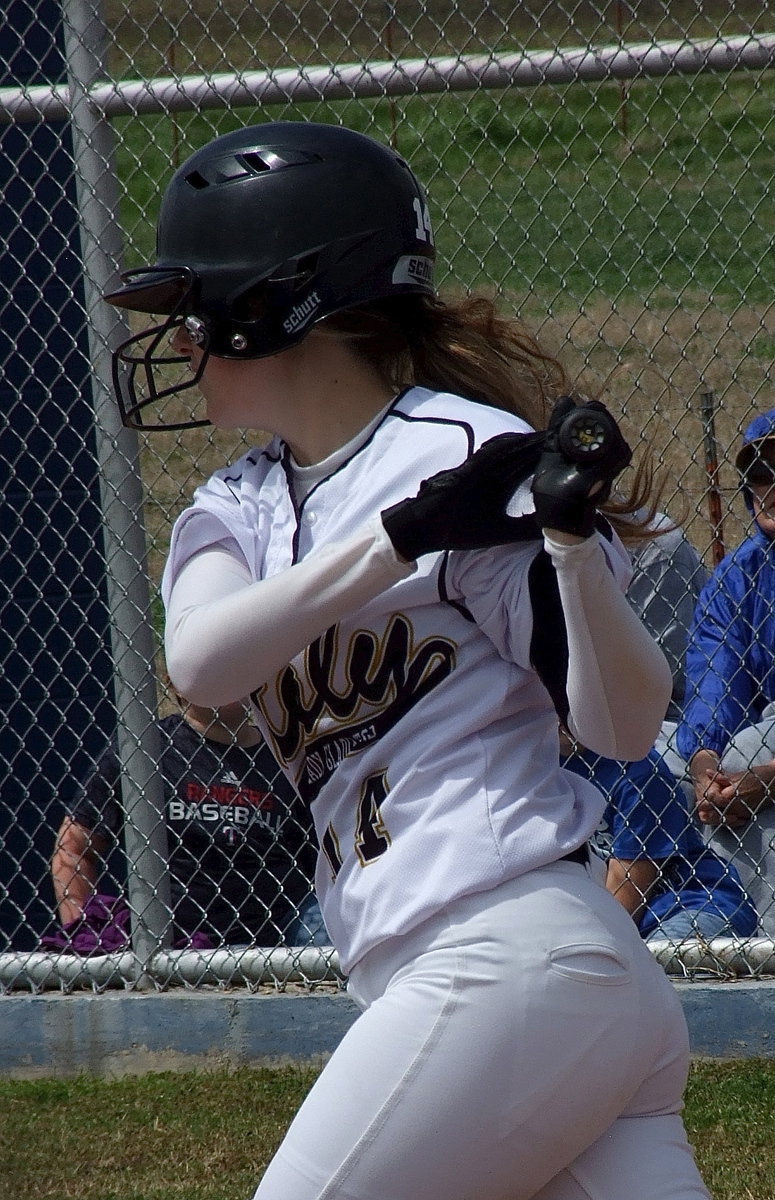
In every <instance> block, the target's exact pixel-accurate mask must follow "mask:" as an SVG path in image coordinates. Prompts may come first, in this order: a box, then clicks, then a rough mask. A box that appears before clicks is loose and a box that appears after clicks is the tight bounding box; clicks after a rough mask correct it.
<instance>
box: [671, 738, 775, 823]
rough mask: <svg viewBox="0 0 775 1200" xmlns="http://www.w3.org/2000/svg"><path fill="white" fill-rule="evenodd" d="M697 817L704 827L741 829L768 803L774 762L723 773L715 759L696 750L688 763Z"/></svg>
mask: <svg viewBox="0 0 775 1200" xmlns="http://www.w3.org/2000/svg"><path fill="white" fill-rule="evenodd" d="M690 772H691V776H692V782H693V784H694V796H695V802H696V811H697V816H698V818H699V820H700V821H702V823H703V824H704V825H713V826H719V825H724V826H726V827H727V828H729V829H742V828H743V827H744V826H745V825H747V824H748V822H749V821H750V820H751V817H753V816H754V815H755V814H756V813H757V812H759V811H760V810H761V809H762V808H765V807H766V806H767V805H768V804H771V803H772V788H773V780H774V779H775V763H773V764H771V765H770V766H765V767H756V768H753V767H752V768H749V769H748V770H745V771H729V772H727V771H724V770H722V768H721V765H720V763H719V760H718V756H717V755H716V754H714V753H713V752H712V751H709V750H698V751H697V753H696V754H695V755H694V757H693V758H692V761H691V764H690Z"/></svg>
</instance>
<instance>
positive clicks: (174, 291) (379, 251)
mask: <svg viewBox="0 0 775 1200" xmlns="http://www.w3.org/2000/svg"><path fill="white" fill-rule="evenodd" d="M434 256H435V251H434V244H433V234H432V231H431V224H430V219H429V215H428V207H427V203H426V200H425V196H424V194H423V191H422V188H421V187H420V185H419V183H418V182H417V179H416V178H415V176H414V174H413V173H412V171H411V170H410V169H409V167H408V166H407V164H406V162H404V160H403V159H402V158H401V157H400V155H398V154H397V153H396V152H395V151H393V150H391V149H390V148H389V147H387V146H384V145H382V144H381V143H380V142H377V141H375V140H374V139H373V138H370V137H367V136H366V135H364V134H361V133H355V132H354V131H352V130H349V129H343V128H342V127H341V126H337V125H320V124H313V123H308V122H292V121H281V122H276V123H268V124H265V125H254V126H251V127H249V128H246V129H241V130H238V131H236V132H234V133H228V134H225V135H224V136H222V137H218V138H215V139H214V140H213V141H211V142H209V143H208V144H207V145H206V146H203V147H202V148H201V149H200V150H197V151H196V152H195V153H194V154H192V155H191V157H190V158H189V159H187V161H186V162H185V163H183V165H182V166H181V167H180V168H179V169H178V170H177V171H176V172H175V174H174V175H173V177H172V179H171V181H170V183H169V185H168V187H167V189H166V191H165V193H164V197H163V199H162V204H161V212H160V216H159V222H158V230H157V244H156V262H155V264H154V265H153V266H149V267H145V268H141V269H138V270H132V271H126V272H124V273H123V274H122V277H121V278H122V281H123V286H122V287H121V288H119V289H118V290H116V291H113V292H110V293H108V294H107V295H106V296H105V299H106V300H107V301H108V302H109V303H110V304H115V305H117V306H119V307H121V308H128V309H134V310H136V311H139V312H147V313H154V314H156V313H158V314H166V315H167V320H166V321H165V322H164V323H163V324H157V325H155V326H154V327H153V328H151V329H148V330H146V331H144V332H143V333H141V334H137V335H135V336H134V337H132V338H130V339H128V340H127V341H125V342H123V343H122V345H121V346H120V347H119V348H118V350H117V351H116V352H115V354H114V379H115V384H116V393H117V397H118V401H119V405H120V408H121V415H122V419H123V421H124V424H126V425H129V426H133V427H135V428H143V429H145V428H184V427H187V426H191V425H195V424H206V423H207V422H206V421H200V420H175V421H174V422H172V423H167V422H158V421H157V422H154V423H150V422H149V421H148V420H144V419H143V412H142V410H143V409H145V408H146V407H147V406H148V405H149V404H154V403H157V402H158V401H159V400H160V399H163V398H167V397H169V396H170V395H173V394H174V395H177V394H178V393H179V392H181V391H183V390H185V389H186V388H189V387H192V386H193V385H194V384H195V383H196V382H197V380H198V378H200V377H201V373H202V370H203V369H204V364H205V363H206V360H207V356H208V355H209V354H214V355H217V356H219V357H223V358H234V359H250V358H262V357H264V356H266V355H269V354H276V353H277V352H278V351H281V350H286V349H288V348H289V347H291V346H294V345H296V344H297V343H298V342H300V341H301V340H302V339H303V338H304V337H305V336H306V334H307V333H308V332H309V331H310V329H311V328H312V327H313V326H314V325H315V323H316V322H318V321H320V320H321V319H322V318H323V317H327V316H330V315H331V314H333V313H336V312H340V311H341V310H343V309H347V308H353V307H355V306H357V305H360V304H364V303H368V302H369V301H372V300H379V299H384V298H386V297H390V296H399V295H402V294H406V293H418V292H419V293H429V294H432V293H433V260H434ZM184 323H185V325H186V328H187V331H188V333H189V336H190V337H191V338H192V339H193V340H194V341H195V342H197V344H199V345H201V346H202V348H203V349H204V351H205V354H204V357H203V361H202V366H201V367H200V369H199V373H198V375H197V376H196V377H192V376H191V375H190V373H189V374H188V376H187V378H186V379H185V381H184V382H177V383H173V384H170V383H169V382H168V381H167V380H165V371H164V368H165V366H166V367H167V368H168V367H169V364H172V363H180V362H181V361H187V360H181V359H180V358H176V357H174V356H172V355H170V352H169V350H168V349H166V342H167V340H168V335H169V333H170V332H171V331H172V330H173V329H175V328H176V327H177V326H179V325H181V324H184ZM162 344H164V346H165V348H164V349H162V350H161V352H160V346H162ZM126 368H128V370H127V369H126ZM160 368H161V372H160ZM138 373H139V378H138Z"/></svg>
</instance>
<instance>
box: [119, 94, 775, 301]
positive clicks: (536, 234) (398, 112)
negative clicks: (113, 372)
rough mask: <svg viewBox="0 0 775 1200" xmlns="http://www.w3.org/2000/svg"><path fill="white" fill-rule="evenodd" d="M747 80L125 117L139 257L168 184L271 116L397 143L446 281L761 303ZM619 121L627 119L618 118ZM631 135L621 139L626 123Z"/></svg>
mask: <svg viewBox="0 0 775 1200" xmlns="http://www.w3.org/2000/svg"><path fill="white" fill-rule="evenodd" d="M766 79H767V76H766V74H765V75H764V76H759V75H757V74H754V73H740V74H728V75H724V74H718V75H705V76H694V77H672V78H666V79H661V80H639V81H637V82H635V83H633V84H630V85H629V86H628V88H627V90H626V92H624V93H623V92H622V90H621V89H620V86H619V85H618V84H616V83H604V84H596V85H587V84H575V85H568V86H564V87H559V88H557V87H556V88H542V89H530V90H525V89H512V90H509V91H507V92H478V93H469V94H456V95H446V96H442V97H438V96H423V97H412V98H408V99H403V100H398V101H396V102H395V103H394V104H393V105H391V104H390V103H389V102H388V101H387V100H375V101H363V102H358V101H346V102H344V101H343V102H337V103H331V104H323V103H316V104H312V103H310V104H297V105H295V106H294V105H283V106H269V107H265V108H263V109H262V110H260V111H256V110H253V109H249V108H246V109H240V110H236V111H231V112H210V113H206V114H194V115H191V114H188V115H184V116H181V117H176V118H173V117H169V116H164V117H145V118H142V119H141V118H131V119H129V118H125V119H122V120H120V121H117V122H116V127H117V132H118V137H119V168H120V174H121V178H122V183H123V186H124V188H125V189H126V197H125V201H124V212H123V218H124V225H125V229H126V231H127V236H128V239H129V243H130V245H129V249H128V256H129V258H130V259H131V260H132V261H133V262H142V261H143V260H146V261H147V260H148V259H149V257H150V256H152V254H153V227H154V223H155V217H156V212H157V206H158V196H159V185H163V184H164V183H165V182H166V180H167V179H168V178H169V175H170V172H171V167H172V165H174V162H175V161H179V159H180V157H181V156H182V157H185V156H186V154H188V153H189V152H190V151H191V150H193V149H194V148H195V147H197V146H199V145H201V144H202V143H204V142H205V141H207V140H209V138H210V137H212V136H213V134H214V133H218V132H224V131H226V130H227V129H231V128H234V127H235V126H239V125H242V124H248V123H251V122H261V121H265V120H276V119H294V120H299V119H311V120H318V121H328V122H332V121H340V120H341V121H342V122H343V123H345V124H348V125H351V126H352V127H353V128H357V129H361V130H363V131H365V132H369V133H372V134H374V135H375V136H377V137H381V138H382V139H384V140H389V139H390V138H391V137H393V138H394V140H395V142H396V143H397V145H398V148H399V149H400V150H401V152H402V153H403V154H405V155H406V156H407V158H408V159H409V161H410V162H411V163H412V165H413V167H414V169H415V170H416V171H417V173H418V175H419V176H420V178H421V179H422V180H423V181H424V182H425V184H426V186H427V188H428V191H429V195H430V199H431V206H432V211H433V212H434V214H435V218H436V224H437V226H438V235H439V252H440V261H441V264H442V281H443V277H444V275H445V274H447V275H449V276H451V277H453V278H454V280H455V281H456V282H457V283H458V284H460V285H461V286H463V287H474V286H482V285H484V286H497V287H499V288H502V289H503V290H505V291H506V292H509V293H512V294H514V295H515V296H525V295H527V294H528V293H531V294H532V295H533V296H534V298H535V302H536V304H537V305H538V306H541V307H546V306H551V307H552V308H553V309H555V310H557V311H562V309H563V308H564V307H577V306H578V303H579V300H580V299H581V298H584V297H586V296H588V295H596V296H606V297H608V298H609V299H611V300H631V301H633V302H635V303H638V304H643V303H644V302H647V303H649V304H650V305H651V306H653V307H656V308H659V307H661V306H672V305H673V304H674V302H675V300H676V299H678V300H679V301H680V302H682V303H684V304H686V305H688V306H689V307H692V306H693V305H694V304H695V303H696V304H698V305H702V304H704V303H706V302H707V299H708V297H709V296H712V297H713V300H714V302H715V303H716V304H718V305H720V306H722V307H726V308H731V307H733V306H734V305H736V304H739V303H740V302H741V301H744V302H745V303H746V304H751V305H755V304H760V303H762V304H763V303H768V302H769V300H770V297H771V295H772V293H773V288H775V256H773V255H772V254H770V253H769V252H768V248H769V245H770V243H771V239H772V236H773V234H775V215H774V214H773V209H772V206H771V205H770V204H769V203H768V192H769V180H770V175H771V162H772V154H773V140H774V139H773V134H774V132H775V116H774V115H773V111H772V104H771V100H770V98H769V96H768V92H767V89H766V86H765V83H766ZM625 120H626V126H625ZM625 130H626V132H625Z"/></svg>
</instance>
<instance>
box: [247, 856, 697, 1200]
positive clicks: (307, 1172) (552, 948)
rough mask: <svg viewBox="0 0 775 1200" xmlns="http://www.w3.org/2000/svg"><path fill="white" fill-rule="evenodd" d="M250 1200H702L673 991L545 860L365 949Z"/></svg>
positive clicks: (610, 914)
mask: <svg viewBox="0 0 775 1200" xmlns="http://www.w3.org/2000/svg"><path fill="white" fill-rule="evenodd" d="M350 990H351V993H352V995H353V998H354V999H355V1000H356V1002H357V1003H358V1005H359V1006H360V1007H361V1008H362V1009H363V1010H364V1011H363V1012H362V1014H361V1016H360V1017H359V1018H358V1019H357V1021H356V1022H355V1023H354V1025H353V1026H352V1027H351V1028H350V1029H349V1030H348V1032H347V1034H346V1035H345V1037H344V1038H343V1039H342V1042H341V1043H340V1045H339V1046H338V1048H337V1049H336V1051H335V1052H334V1054H333V1056H332V1058H331V1060H330V1062H329V1063H328V1064H327V1065H326V1067H325V1068H324V1070H323V1072H322V1074H321V1075H320V1078H319V1079H318V1081H317V1082H316V1083H315V1085H314V1087H313V1088H312V1090H311V1092H310V1094H309V1096H308V1097H307V1099H306V1100H305V1102H304V1104H303V1105H302V1107H301V1109H300V1110H299V1112H298V1114H297V1116H296V1118H295V1120H294V1121H293V1123H292V1125H291V1127H290V1130H289V1131H288V1134H287V1136H286V1138H285V1140H284V1142H283V1144H282V1146H281V1147H280V1149H279V1151H278V1153H277V1155H276V1157H275V1158H274V1160H273V1161H272V1162H271V1163H270V1165H269V1167H268V1169H267V1171H266V1174H265V1175H264V1178H263V1180H262V1182H261V1184H260V1185H259V1187H258V1190H257V1191H256V1193H255V1200H529V1198H531V1197H532V1198H534V1200H539V1198H540V1200H625V1198H626V1200H708V1192H707V1191H706V1189H705V1187H704V1185H703V1183H702V1180H701V1179H700V1176H699V1173H698V1171H697V1168H696V1166H695V1163H694V1158H693V1155H692V1152H691V1149H690V1147H689V1145H688V1143H687V1140H686V1135H685V1132H684V1128H683V1122H682V1120H681V1116H680V1110H681V1106H682V1095H683V1089H684V1086H685V1082H686V1073H687V1064H688V1038H687V1031H686V1024H685V1021H684V1017H683V1013H682V1010H681V1006H680V1003H679V1000H678V998H677V996H676V994H675V990H674V988H673V986H672V985H671V983H670V982H669V980H668V979H667V977H666V976H665V974H664V972H663V970H662V968H661V967H660V966H659V965H658V964H657V963H656V962H655V961H654V959H653V958H652V956H651V954H650V952H649V950H648V949H647V948H646V947H645V946H644V944H643V943H642V941H641V939H640V937H639V936H638V933H637V930H636V928H635V925H634V923H633V921H632V919H631V918H630V916H629V915H628V914H627V913H626V912H625V910H624V908H622V906H621V905H620V904H618V902H617V901H616V900H614V898H613V897H612V896H610V895H609V894H608V893H607V892H606V891H605V889H604V888H603V887H601V885H600V884H599V883H598V882H597V881H596V880H594V879H593V878H592V877H591V876H590V875H589V873H588V872H587V870H586V869H585V868H584V867H582V866H579V865H577V864H575V863H571V862H560V863H555V864H552V865H551V866H548V867H543V868H541V869H540V870H537V871H532V872H530V873H529V874H528V875H525V876H522V877H520V878H518V879H514V880H511V881H509V882H508V883H506V884H503V885H502V886H500V887H499V888H497V889H495V890H493V891H491V892H487V893H478V894H475V895H472V896H468V897H465V898H463V899H462V900H459V901H456V902H455V903H454V904H452V905H450V906H449V907H448V908H447V909H445V910H444V911H443V912H441V913H439V914H438V915H436V916H435V917H433V918H432V919H431V920H429V921H427V922H426V923H425V924H424V925H422V926H421V927H419V928H418V929H415V930H413V931H412V932H411V933H409V934H407V935H406V936H405V937H401V938H394V939H392V940H391V941H390V942H389V943H386V944H385V945H384V946H380V947H378V948H377V949H375V950H373V951H372V952H371V953H370V954H368V955H366V957H365V958H364V959H363V960H362V961H361V962H360V963H359V964H358V965H357V966H356V968H355V969H354V971H353V973H352V976H351V979H350Z"/></svg>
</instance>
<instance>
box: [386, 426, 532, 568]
mask: <svg viewBox="0 0 775 1200" xmlns="http://www.w3.org/2000/svg"><path fill="white" fill-rule="evenodd" d="M543 443H544V434H543V433H501V434H499V435H498V436H497V437H494V438H490V440H489V441H488V442H485V443H484V445H482V446H481V447H480V448H479V449H478V450H477V451H476V453H475V454H472V455H471V457H470V458H467V459H466V461H465V462H464V463H461V465H460V466H459V467H452V468H451V469H450V470H448V471H440V472H439V473H438V474H437V475H432V476H431V478H430V479H425V480H424V481H423V482H422V484H421V485H420V490H419V491H418V493H417V495H416V496H412V497H410V498H409V499H408V500H401V501H399V503H398V504H394V505H393V506H392V507H391V508H386V509H384V510H383V512H382V523H383V525H384V526H385V529H386V531H387V535H388V537H389V538H390V540H391V542H392V543H393V545H394V547H395V549H396V553H397V554H399V555H400V557H401V558H403V559H405V560H406V561H407V562H413V561H414V560H415V559H417V558H419V557H420V556H421V555H423V554H430V553H432V552H433V551H438V550H483V549H485V548H486V547H489V546H502V545H506V544H507V543H509V542H514V541H520V540H522V539H523V538H525V537H531V536H532V537H536V536H538V529H537V526H536V524H535V520H534V518H533V516H532V514H530V515H528V516H523V517H510V516H509V515H508V512H507V508H508V505H509V501H510V500H511V497H512V496H513V495H514V492H515V491H516V490H517V488H518V486H519V484H520V483H522V482H524V480H525V479H527V478H528V477H529V476H530V475H531V474H532V472H533V470H534V469H535V466H536V463H537V462H538V459H539V456H540V453H541V447H542V446H543Z"/></svg>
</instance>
